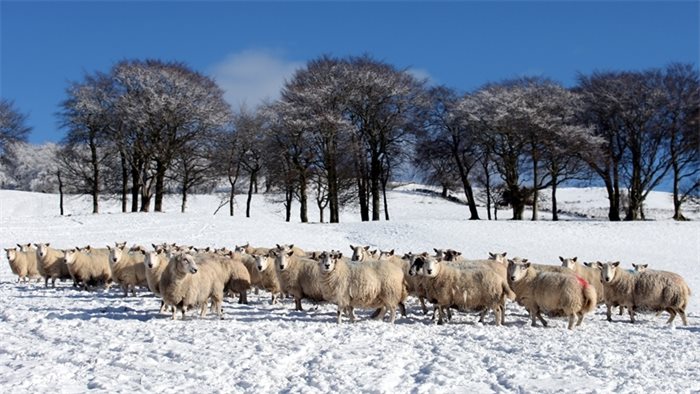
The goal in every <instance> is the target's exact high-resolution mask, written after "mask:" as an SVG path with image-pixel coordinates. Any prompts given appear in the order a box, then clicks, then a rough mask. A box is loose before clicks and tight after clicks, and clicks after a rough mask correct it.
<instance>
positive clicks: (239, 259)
mask: <svg viewBox="0 0 700 394" xmlns="http://www.w3.org/2000/svg"><path fill="white" fill-rule="evenodd" d="M201 258H203V259H207V258H215V259H216V260H217V261H218V262H219V264H220V265H221V266H222V267H223V268H224V276H225V279H226V282H225V285H224V290H225V291H226V292H227V293H237V294H238V303H239V304H247V303H248V290H249V289H250V287H251V277H250V271H249V269H248V266H247V263H244V260H245V261H252V262H253V264H255V260H254V259H253V258H252V257H251V256H248V255H242V254H240V253H230V254H229V255H228V256H208V257H207V256H201ZM254 269H255V268H254Z"/></svg>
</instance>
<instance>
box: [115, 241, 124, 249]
mask: <svg viewBox="0 0 700 394" xmlns="http://www.w3.org/2000/svg"><path fill="white" fill-rule="evenodd" d="M114 244H115V245H116V246H117V248H119V249H124V248H126V242H115V243H114Z"/></svg>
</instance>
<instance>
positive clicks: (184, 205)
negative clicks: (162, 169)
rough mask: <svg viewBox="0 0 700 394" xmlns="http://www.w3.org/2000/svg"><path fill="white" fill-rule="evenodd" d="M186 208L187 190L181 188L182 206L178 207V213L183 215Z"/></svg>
mask: <svg viewBox="0 0 700 394" xmlns="http://www.w3.org/2000/svg"><path fill="white" fill-rule="evenodd" d="M186 206H187V189H186V188H184V187H183V188H182V205H181V206H180V213H185V207H186Z"/></svg>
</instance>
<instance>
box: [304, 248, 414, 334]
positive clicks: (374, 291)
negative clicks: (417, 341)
mask: <svg viewBox="0 0 700 394" xmlns="http://www.w3.org/2000/svg"><path fill="white" fill-rule="evenodd" d="M342 257H343V256H342V253H340V252H324V253H322V254H321V256H320V257H319V263H318V264H319V267H320V271H321V278H322V280H321V284H322V292H323V297H324V298H325V299H326V300H328V301H330V302H333V303H334V304H336V305H337V306H338V312H337V322H338V323H340V322H341V316H342V313H343V312H346V313H347V314H349V316H350V321H352V322H354V321H355V315H354V313H353V311H354V308H381V309H383V310H388V311H389V321H390V322H391V323H394V320H395V319H396V308H397V307H398V305H399V303H402V302H403V301H404V300H405V299H406V296H407V295H408V292H407V291H406V288H405V286H404V280H403V271H402V270H401V268H399V267H398V266H396V265H394V264H386V263H383V262H379V261H369V262H363V263H362V264H350V263H348V262H347V261H345V260H344V259H343V258H342ZM381 316H383V313H377V314H376V317H378V318H379V317H381Z"/></svg>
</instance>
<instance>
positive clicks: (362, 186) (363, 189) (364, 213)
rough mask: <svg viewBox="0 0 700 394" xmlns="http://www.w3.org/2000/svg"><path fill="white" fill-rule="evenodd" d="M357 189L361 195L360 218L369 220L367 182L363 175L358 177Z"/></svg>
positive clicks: (364, 220)
mask: <svg viewBox="0 0 700 394" xmlns="http://www.w3.org/2000/svg"><path fill="white" fill-rule="evenodd" d="M357 189H358V194H359V197H360V219H361V220H362V221H363V222H369V205H368V204H367V184H366V182H365V178H364V176H363V175H360V177H359V178H357Z"/></svg>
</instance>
